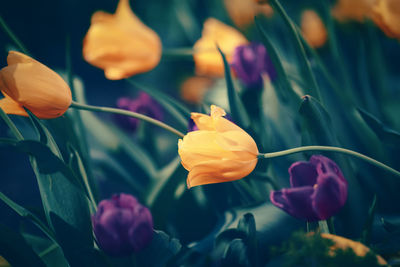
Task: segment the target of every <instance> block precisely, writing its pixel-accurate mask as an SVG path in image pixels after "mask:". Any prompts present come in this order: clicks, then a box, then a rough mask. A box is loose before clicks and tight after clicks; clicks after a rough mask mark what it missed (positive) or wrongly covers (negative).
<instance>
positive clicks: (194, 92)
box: [181, 76, 213, 104]
mask: <svg viewBox="0 0 400 267" xmlns="http://www.w3.org/2000/svg"><path fill="white" fill-rule="evenodd" d="M212 84H213V80H212V79H211V78H209V77H199V76H194V77H190V78H187V79H186V80H185V81H184V82H183V83H182V84H181V98H182V99H183V100H185V101H186V102H188V103H191V104H201V102H202V101H203V97H204V95H205V94H206V93H207V91H208V90H209V89H210V88H211V85H212Z"/></svg>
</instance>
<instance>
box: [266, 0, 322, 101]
mask: <svg viewBox="0 0 400 267" xmlns="http://www.w3.org/2000/svg"><path fill="white" fill-rule="evenodd" d="M269 3H270V5H271V6H272V7H273V9H274V10H275V11H276V12H277V13H278V14H279V15H280V16H281V18H282V19H283V21H284V23H285V24H286V26H287V28H288V30H289V34H288V36H289V37H290V39H291V40H290V43H292V44H294V48H295V50H296V55H297V58H298V62H299V64H300V67H299V68H300V72H301V73H302V76H303V77H304V80H305V82H306V84H307V85H308V87H307V88H304V89H305V91H304V92H305V94H310V95H312V96H313V97H315V98H316V99H318V100H321V95H320V92H319V87H318V84H317V81H316V79H315V77H314V74H313V72H312V69H311V65H310V62H309V61H308V59H307V55H306V52H305V50H304V47H303V44H302V43H301V40H300V37H299V35H300V34H299V32H297V30H296V26H295V24H294V23H293V21H292V20H291V19H290V18H289V16H288V15H287V14H286V11H285V10H284V9H283V7H282V6H281V4H280V3H279V1H278V0H270V1H269Z"/></svg>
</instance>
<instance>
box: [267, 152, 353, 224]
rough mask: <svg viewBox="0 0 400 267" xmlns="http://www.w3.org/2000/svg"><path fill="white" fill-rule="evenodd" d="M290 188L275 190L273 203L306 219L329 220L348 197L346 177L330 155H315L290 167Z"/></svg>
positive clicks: (271, 195) (272, 194)
mask: <svg viewBox="0 0 400 267" xmlns="http://www.w3.org/2000/svg"><path fill="white" fill-rule="evenodd" d="M289 174H290V185H291V188H284V189H282V190H278V191H272V192H271V194H270V199H271V202H272V204H274V205H275V206H277V207H278V208H281V209H283V210H284V211H286V212H287V213H289V214H290V215H292V216H294V217H296V218H299V219H305V220H307V221H318V220H326V219H327V218H329V217H331V216H332V215H334V214H336V213H337V212H338V211H339V210H340V208H341V207H342V206H343V205H344V204H345V202H346V199H347V181H346V179H345V178H344V177H343V174H342V171H341V170H340V169H339V167H338V166H337V165H336V163H335V162H333V161H332V160H331V159H329V158H327V157H324V156H321V155H314V156H312V157H311V158H310V161H309V162H307V161H298V162H295V163H293V164H292V166H290V168H289Z"/></svg>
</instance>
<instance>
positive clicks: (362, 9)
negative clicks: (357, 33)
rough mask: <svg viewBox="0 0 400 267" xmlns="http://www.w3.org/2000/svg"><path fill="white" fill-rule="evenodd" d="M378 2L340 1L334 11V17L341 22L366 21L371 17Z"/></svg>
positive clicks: (371, 0)
mask: <svg viewBox="0 0 400 267" xmlns="http://www.w3.org/2000/svg"><path fill="white" fill-rule="evenodd" d="M375 2H376V0H338V1H337V3H336V5H335V6H334V7H333V9H332V15H333V16H334V17H335V18H336V19H337V20H339V21H346V20H356V21H358V22H362V21H364V19H365V18H368V17H370V15H371V10H372V7H373V5H374V3H375Z"/></svg>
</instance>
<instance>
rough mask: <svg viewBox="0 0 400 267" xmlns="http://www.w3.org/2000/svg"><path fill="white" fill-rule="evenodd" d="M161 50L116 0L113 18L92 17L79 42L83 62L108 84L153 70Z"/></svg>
mask: <svg viewBox="0 0 400 267" xmlns="http://www.w3.org/2000/svg"><path fill="white" fill-rule="evenodd" d="M161 50H162V45H161V41H160V38H159V37H158V35H157V34H156V33H155V32H154V31H153V30H152V29H150V28H149V27H147V26H146V25H144V24H143V23H142V22H141V21H140V20H139V19H138V18H137V17H136V16H135V14H133V12H132V10H131V8H130V6H129V0H120V1H119V4H118V7H117V10H116V12H115V14H109V13H105V12H102V11H98V12H96V13H94V14H93V16H92V23H91V26H90V28H89V31H88V32H87V34H86V36H85V39H84V40H83V57H84V59H85V60H86V61H87V62H89V63H90V64H92V65H94V66H96V67H98V68H100V69H103V70H104V74H105V76H106V78H107V79H110V80H120V79H124V78H127V77H129V76H132V75H134V74H138V73H142V72H146V71H149V70H151V69H153V68H155V67H156V66H157V65H158V63H159V62H160V58H161Z"/></svg>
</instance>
